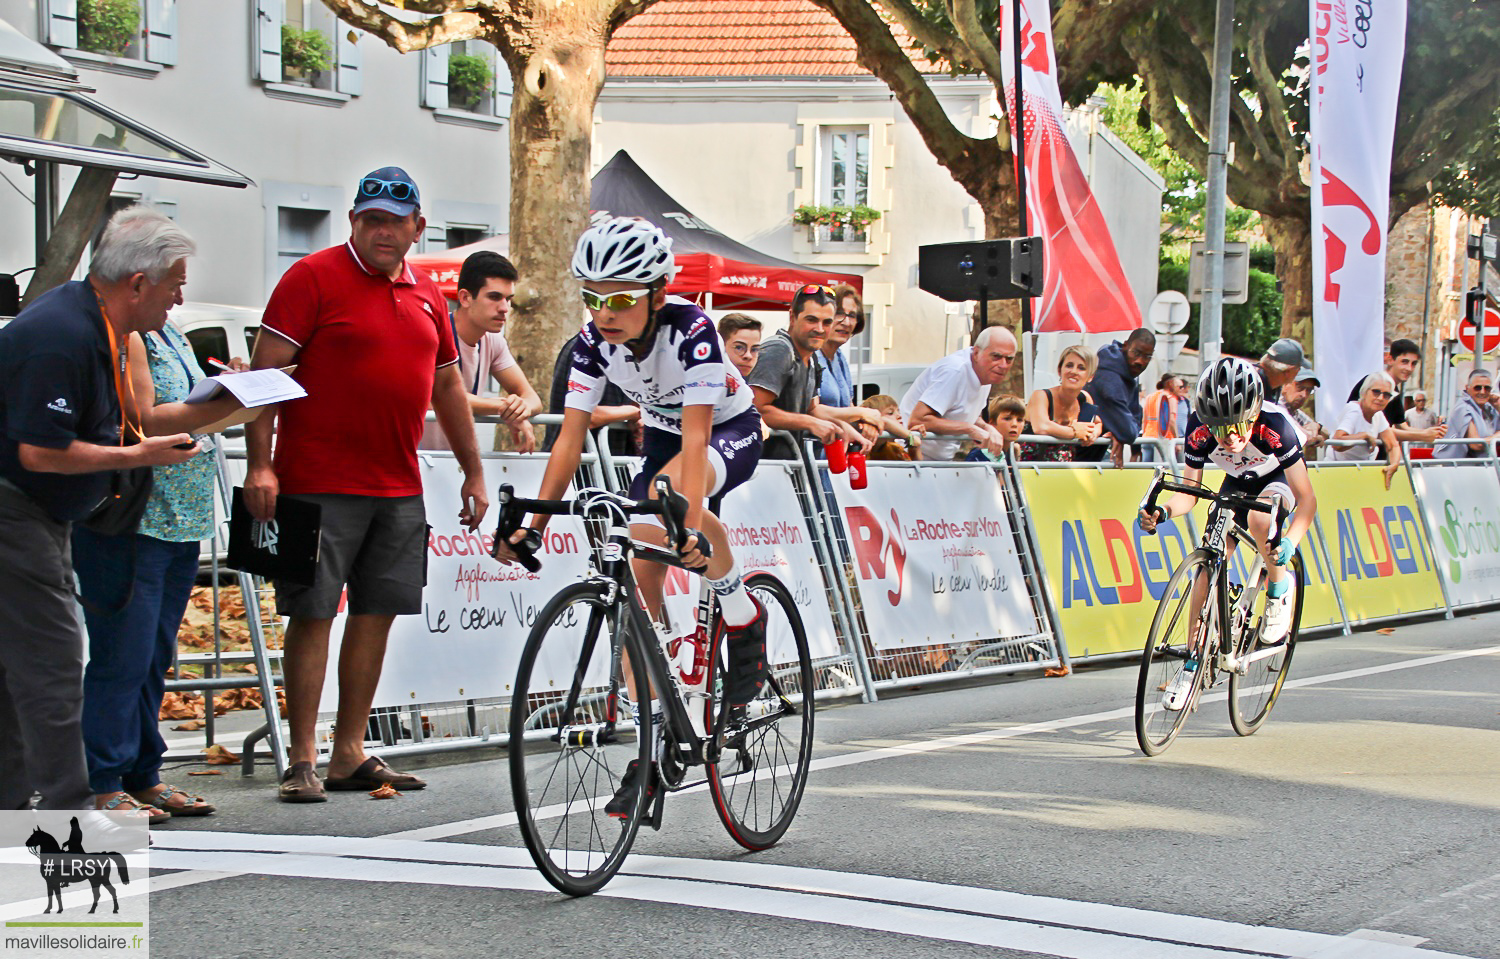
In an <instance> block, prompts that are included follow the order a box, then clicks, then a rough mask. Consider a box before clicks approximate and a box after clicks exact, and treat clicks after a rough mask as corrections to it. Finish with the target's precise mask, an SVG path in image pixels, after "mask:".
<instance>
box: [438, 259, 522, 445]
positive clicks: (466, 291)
mask: <svg viewBox="0 0 1500 959" xmlns="http://www.w3.org/2000/svg"><path fill="white" fill-rule="evenodd" d="M517 276H518V274H517V273H516V268H515V267H514V266H512V265H511V262H510V260H507V259H506V258H505V257H503V256H501V255H500V254H499V253H494V252H491V251H489V250H481V251H480V252H478V253H472V254H470V255H469V258H468V259H466V260H464V264H463V266H462V267H461V268H460V269H459V271H458V308H457V309H455V310H454V311H453V313H452V314H451V319H452V321H453V339H454V342H455V343H456V344H457V346H458V369H459V375H460V376H461V377H462V379H463V383H464V392H465V393H467V394H468V396H469V409H470V411H472V412H473V413H474V415H476V416H498V417H500V418H501V419H502V420H503V421H504V423H505V425H506V426H507V427H508V428H509V429H510V440H511V449H513V450H514V451H515V452H518V453H530V452H532V451H533V450H535V449H536V433H535V432H534V431H533V430H532V427H531V423H530V419H531V417H533V416H535V415H536V414H538V413H540V412H541V411H542V399H541V397H540V396H538V395H537V392H536V390H534V389H532V387H531V383H530V382H529V381H528V380H527V379H526V374H525V373H523V372H521V367H520V366H518V365H517V364H516V358H515V357H514V356H513V355H511V352H510V346H509V344H507V343H506V342H505V322H506V320H508V319H509V318H510V308H511V301H512V299H513V298H514V297H515V293H516V279H517ZM490 377H494V379H495V382H497V383H499V384H500V388H501V389H502V390H503V391H504V393H503V394H501V395H498V396H496V395H490ZM420 448H421V449H424V450H445V449H448V448H449V446H448V439H447V437H445V436H444V435H443V431H442V429H441V428H440V427H439V426H438V425H437V424H436V423H428V424H427V429H426V431H425V432H424V433H423V434H422V443H421V447H420Z"/></svg>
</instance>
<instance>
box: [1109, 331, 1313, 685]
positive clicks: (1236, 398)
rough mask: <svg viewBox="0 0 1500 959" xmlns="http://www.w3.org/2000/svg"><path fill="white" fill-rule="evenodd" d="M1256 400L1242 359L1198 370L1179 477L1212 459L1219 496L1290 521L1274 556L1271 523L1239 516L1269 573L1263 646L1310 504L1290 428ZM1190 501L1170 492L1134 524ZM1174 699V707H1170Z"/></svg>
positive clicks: (1287, 601) (1280, 632) (1255, 376)
mask: <svg viewBox="0 0 1500 959" xmlns="http://www.w3.org/2000/svg"><path fill="white" fill-rule="evenodd" d="M1264 400H1265V395H1264V388H1263V387H1262V385H1261V378H1260V375H1259V373H1257V372H1256V368H1255V367H1254V366H1251V365H1250V364H1249V363H1248V362H1246V361H1245V360H1242V359H1240V358H1238V357H1234V356H1225V357H1221V358H1220V359H1217V360H1215V361H1214V362H1213V363H1212V364H1211V365H1210V366H1209V367H1208V369H1206V370H1204V371H1203V375H1202V376H1200V377H1199V378H1198V386H1197V389H1196V390H1194V393H1193V412H1192V415H1190V416H1189V417H1188V421H1187V426H1186V433H1187V441H1186V443H1185V444H1184V446H1183V459H1184V462H1185V464H1186V469H1184V470H1183V478H1184V479H1185V480H1186V481H1187V482H1189V483H1198V482H1201V481H1202V479H1203V469H1204V467H1206V466H1207V465H1208V463H1209V461H1212V462H1213V463H1214V464H1215V465H1217V466H1219V467H1220V468H1222V469H1223V470H1224V473H1225V476H1224V484H1223V486H1222V487H1220V489H1221V490H1227V491H1229V492H1232V493H1236V494H1238V495H1240V496H1247V497H1255V498H1258V499H1263V500H1266V501H1268V502H1269V501H1271V500H1272V499H1273V498H1274V499H1279V500H1280V501H1281V504H1282V510H1281V517H1282V518H1283V519H1284V518H1285V517H1286V516H1288V515H1290V516H1291V523H1290V525H1288V526H1287V527H1286V528H1285V529H1284V530H1283V531H1282V534H1281V540H1280V542H1279V543H1278V545H1277V548H1276V551H1275V552H1274V553H1272V552H1270V550H1269V546H1268V544H1269V542H1270V539H1271V535H1270V534H1271V517H1270V516H1269V515H1267V514H1265V513H1249V515H1248V516H1243V517H1239V520H1240V522H1241V523H1243V524H1244V525H1245V527H1246V528H1247V529H1249V530H1250V533H1251V534H1252V535H1253V536H1254V537H1255V540H1256V542H1257V543H1259V544H1260V550H1261V553H1262V554H1263V555H1264V556H1265V557H1266V568H1267V569H1268V570H1270V576H1269V584H1268V585H1267V587H1266V595H1267V596H1268V597H1269V598H1270V599H1271V600H1272V601H1271V602H1268V603H1267V604H1266V614H1265V618H1264V620H1263V622H1262V626H1261V642H1262V643H1265V644H1267V645H1270V644H1272V643H1279V642H1281V641H1282V640H1283V639H1285V638H1286V634H1287V631H1288V630H1289V629H1290V628H1291V620H1292V598H1293V597H1292V576H1291V573H1290V572H1289V571H1288V570H1287V569H1286V564H1287V563H1289V562H1291V559H1292V556H1293V554H1294V553H1296V551H1297V544H1298V543H1300V542H1302V538H1303V537H1304V536H1306V535H1307V531H1308V529H1309V528H1311V527H1312V521H1313V516H1314V515H1315V514H1316V513H1317V511H1318V498H1317V496H1316V495H1315V494H1314V493H1313V488H1312V479H1311V478H1310V477H1309V476H1308V473H1307V463H1306V462H1305V461H1304V460H1303V458H1302V443H1301V441H1300V440H1299V439H1298V433H1297V427H1296V425H1295V424H1293V423H1292V419H1291V417H1290V416H1288V415H1287V414H1286V411H1284V410H1282V409H1281V408H1280V407H1272V406H1267V405H1265V402H1264ZM1197 502H1198V500H1197V499H1196V498H1195V497H1192V496H1189V495H1187V494H1185V493H1176V494H1174V495H1173V496H1172V498H1171V499H1169V500H1167V502H1166V503H1165V504H1163V505H1161V506H1158V507H1157V508H1156V513H1155V514H1154V515H1153V514H1151V513H1148V512H1146V511H1145V510H1141V512H1140V516H1139V517H1138V518H1137V520H1136V523H1137V525H1139V526H1140V528H1141V529H1143V530H1146V531H1147V532H1149V531H1151V530H1154V529H1155V528H1156V524H1157V523H1160V522H1162V521H1163V520H1167V519H1171V518H1172V517H1174V516H1185V515H1187V514H1188V513H1189V512H1191V511H1192V508H1193V506H1194V505H1195V504H1196V503H1197ZM1247 512H1248V511H1247ZM1183 679H1185V680H1186V681H1185V682H1184V683H1183V688H1182V689H1181V690H1180V691H1179V695H1178V696H1177V697H1175V698H1174V696H1173V690H1172V689H1168V691H1167V697H1166V706H1167V708H1168V709H1180V708H1182V707H1181V703H1182V702H1184V701H1185V700H1186V699H1187V693H1188V692H1189V690H1190V688H1191V681H1192V677H1191V676H1185V677H1184V676H1179V680H1183ZM1174 682H1176V681H1174ZM1174 701H1175V702H1177V703H1178V704H1179V705H1177V706H1173V705H1172V704H1173V702H1174Z"/></svg>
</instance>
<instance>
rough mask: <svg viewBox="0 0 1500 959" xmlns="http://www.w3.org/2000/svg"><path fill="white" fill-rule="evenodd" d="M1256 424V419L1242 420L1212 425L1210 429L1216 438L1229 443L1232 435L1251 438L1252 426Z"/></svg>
mask: <svg viewBox="0 0 1500 959" xmlns="http://www.w3.org/2000/svg"><path fill="white" fill-rule="evenodd" d="M1254 425H1255V421H1254V420H1242V421H1240V422H1238V423H1225V424H1224V425H1223V426H1210V427H1209V428H1208V431H1209V432H1210V433H1212V434H1213V436H1214V439H1216V440H1218V441H1219V442H1220V443H1224V444H1227V443H1228V442H1229V440H1230V438H1231V437H1238V438H1240V439H1249V438H1250V428H1251V427H1252V426H1254Z"/></svg>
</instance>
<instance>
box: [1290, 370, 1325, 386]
mask: <svg viewBox="0 0 1500 959" xmlns="http://www.w3.org/2000/svg"><path fill="white" fill-rule="evenodd" d="M1308 380H1312V381H1313V385H1314V386H1322V385H1323V381H1322V380H1320V379H1318V374H1316V373H1314V372H1313V369H1312V367H1310V366H1304V367H1303V368H1302V372H1300V373H1298V374H1297V379H1296V380H1294V381H1293V382H1295V383H1306V382H1307V381H1308Z"/></svg>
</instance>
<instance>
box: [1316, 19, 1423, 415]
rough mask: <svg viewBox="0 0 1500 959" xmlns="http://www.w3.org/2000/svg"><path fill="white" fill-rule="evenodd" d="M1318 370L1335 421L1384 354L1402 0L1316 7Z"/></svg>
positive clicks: (1325, 407)
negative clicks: (1388, 217)
mask: <svg viewBox="0 0 1500 959" xmlns="http://www.w3.org/2000/svg"><path fill="white" fill-rule="evenodd" d="M1311 10H1312V123H1311V130H1310V133H1311V137H1310V141H1311V149H1312V241H1313V244H1312V245H1313V256H1312V259H1313V343H1312V360H1313V366H1314V367H1315V368H1316V369H1317V371H1318V378H1319V381H1320V385H1319V388H1318V394H1317V395H1318V412H1319V413H1320V414H1321V415H1320V416H1319V419H1322V420H1324V421H1330V422H1331V421H1332V420H1335V419H1337V418H1338V413H1339V411H1340V410H1342V409H1343V408H1344V404H1345V403H1346V402H1347V400H1348V396H1349V391H1350V390H1351V389H1353V388H1354V384H1355V382H1356V381H1357V380H1358V379H1359V378H1360V377H1362V376H1364V375H1365V374H1366V373H1371V372H1374V371H1375V370H1378V369H1380V368H1381V356H1382V354H1383V353H1384V350H1385V342H1384V340H1385V251H1386V230H1387V223H1386V218H1387V216H1388V215H1389V213H1390V186H1391V145H1392V141H1393V140H1394V138H1395V135H1396V95H1397V93H1398V92H1399V91H1400V88H1401V63H1402V59H1403V55H1404V53H1405V49H1406V0H1389V2H1386V3H1382V4H1379V5H1378V6H1377V5H1375V4H1373V3H1371V2H1369V0H1312V4H1311Z"/></svg>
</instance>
